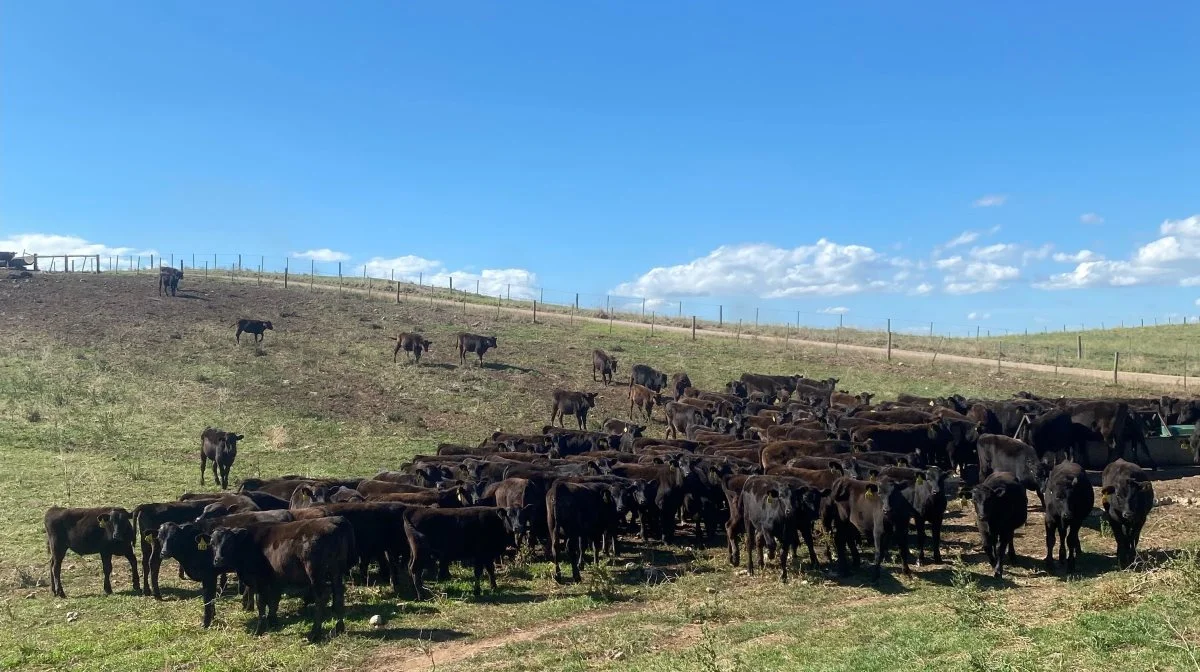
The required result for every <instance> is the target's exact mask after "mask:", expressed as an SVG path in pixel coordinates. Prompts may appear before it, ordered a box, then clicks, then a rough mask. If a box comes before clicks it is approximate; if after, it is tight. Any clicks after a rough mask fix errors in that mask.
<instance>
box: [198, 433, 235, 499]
mask: <svg viewBox="0 0 1200 672" xmlns="http://www.w3.org/2000/svg"><path fill="white" fill-rule="evenodd" d="M244 438H246V437H245V436H243V435H241V434H234V433H233V432H226V431H224V430H221V429H214V428H213V427H205V428H204V431H203V432H201V433H200V485H204V470H205V466H206V465H207V461H208V460H212V470H213V481H214V482H216V483H218V484H219V485H220V486H221V489H222V490H224V489H226V488H228V487H229V470H230V469H231V468H233V461H234V460H235V459H237V442H238V441H241V440H242V439H244Z"/></svg>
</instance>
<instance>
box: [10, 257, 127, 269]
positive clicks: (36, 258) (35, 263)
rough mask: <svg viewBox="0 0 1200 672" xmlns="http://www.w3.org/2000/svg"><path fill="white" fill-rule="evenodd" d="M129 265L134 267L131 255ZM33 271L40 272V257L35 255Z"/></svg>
mask: <svg viewBox="0 0 1200 672" xmlns="http://www.w3.org/2000/svg"><path fill="white" fill-rule="evenodd" d="M129 265H130V266H133V255H129ZM33 270H35V271H36V270H38V255H36V254H35V255H33Z"/></svg>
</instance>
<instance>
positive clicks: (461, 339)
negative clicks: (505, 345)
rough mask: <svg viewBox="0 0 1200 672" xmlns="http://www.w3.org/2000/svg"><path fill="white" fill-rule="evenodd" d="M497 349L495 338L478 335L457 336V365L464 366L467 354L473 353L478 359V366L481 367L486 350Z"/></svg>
mask: <svg viewBox="0 0 1200 672" xmlns="http://www.w3.org/2000/svg"><path fill="white" fill-rule="evenodd" d="M496 347H498V346H497V345H496V337H495V336H480V335H479V334H466V333H463V334H459V335H458V364H459V366H465V365H466V363H467V353H468V352H473V353H475V354H476V355H477V356H478V357H479V366H483V355H484V353H486V352H487V351H488V350H492V349H495V348H496Z"/></svg>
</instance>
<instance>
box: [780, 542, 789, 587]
mask: <svg viewBox="0 0 1200 672" xmlns="http://www.w3.org/2000/svg"><path fill="white" fill-rule="evenodd" d="M780 546H781V548H780V549H779V569H780V573H779V580H780V581H782V582H783V583H787V582H788V547H789V546H791V544H790V543H789V542H788V540H787V539H786V538H785V539H784V540H783V542H782V543H781V544H780Z"/></svg>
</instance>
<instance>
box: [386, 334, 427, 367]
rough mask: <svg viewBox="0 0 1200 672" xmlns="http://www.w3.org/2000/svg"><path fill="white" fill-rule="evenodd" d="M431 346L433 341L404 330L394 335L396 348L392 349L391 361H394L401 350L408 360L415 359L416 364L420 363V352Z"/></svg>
mask: <svg viewBox="0 0 1200 672" xmlns="http://www.w3.org/2000/svg"><path fill="white" fill-rule="evenodd" d="M432 347H433V341H430V340H428V339H426V338H425V337H424V336H422V335H421V334H416V333H409V332H404V333H402V334H400V335H399V336H397V337H396V349H395V350H393V351H392V363H395V362H396V358H397V357H398V356H399V355H400V351H401V350H403V351H404V354H405V355H407V356H408V359H409V361H412V360H413V359H415V360H416V362H417V364H420V363H421V353H422V352H425V351H426V350H429V349H431V348H432Z"/></svg>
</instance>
